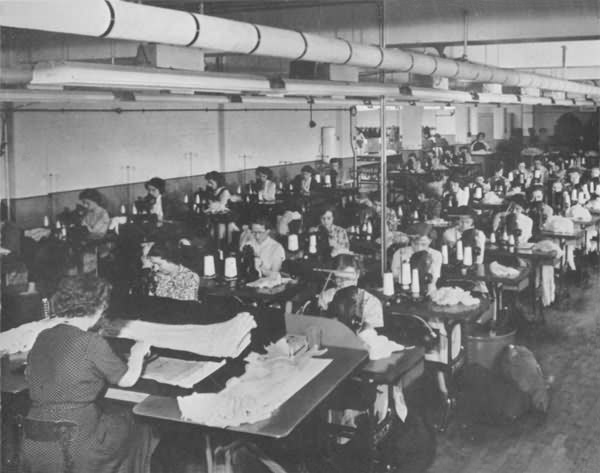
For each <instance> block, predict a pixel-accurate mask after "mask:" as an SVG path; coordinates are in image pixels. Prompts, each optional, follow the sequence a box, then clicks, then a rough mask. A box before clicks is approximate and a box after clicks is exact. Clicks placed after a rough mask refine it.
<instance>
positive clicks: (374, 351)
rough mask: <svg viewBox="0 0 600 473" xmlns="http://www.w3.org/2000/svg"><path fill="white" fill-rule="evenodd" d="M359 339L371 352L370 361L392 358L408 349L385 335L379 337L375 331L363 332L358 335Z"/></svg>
mask: <svg viewBox="0 0 600 473" xmlns="http://www.w3.org/2000/svg"><path fill="white" fill-rule="evenodd" d="M358 337H359V338H360V339H361V340H362V341H363V342H364V343H365V345H366V346H367V349H368V350H369V360H381V359H382V358H387V357H389V356H391V354H392V353H394V352H396V351H403V350H404V349H405V348H406V347H405V346H404V345H400V344H399V343H396V342H394V341H392V340H390V339H389V338H387V337H386V336H384V335H378V334H377V332H376V331H375V330H374V329H367V330H363V331H362V332H360V333H359V334H358Z"/></svg>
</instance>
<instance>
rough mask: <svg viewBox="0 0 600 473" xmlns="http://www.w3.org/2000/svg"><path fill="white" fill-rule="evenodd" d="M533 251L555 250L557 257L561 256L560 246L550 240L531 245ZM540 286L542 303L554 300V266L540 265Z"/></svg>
mask: <svg viewBox="0 0 600 473" xmlns="http://www.w3.org/2000/svg"><path fill="white" fill-rule="evenodd" d="M533 250H534V251H536V250H537V251H545V252H550V251H555V252H556V257H557V258H562V255H563V251H562V250H561V249H560V247H559V246H558V245H557V244H556V243H555V242H553V241H551V240H542V241H539V242H537V243H536V244H535V245H534V246H533ZM540 283H541V284H540V285H541V287H542V304H543V305H544V306H545V307H546V306H549V305H550V304H552V303H553V302H554V299H555V298H556V283H555V281H554V266H553V265H551V264H545V265H543V266H542V271H541V281H540Z"/></svg>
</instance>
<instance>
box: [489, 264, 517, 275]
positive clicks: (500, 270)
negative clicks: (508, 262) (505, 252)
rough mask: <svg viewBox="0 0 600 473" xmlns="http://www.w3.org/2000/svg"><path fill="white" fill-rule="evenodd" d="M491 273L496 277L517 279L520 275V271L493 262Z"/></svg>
mask: <svg viewBox="0 0 600 473" xmlns="http://www.w3.org/2000/svg"><path fill="white" fill-rule="evenodd" d="M490 271H491V272H492V273H494V274H495V275H496V276H500V277H504V278H516V277H517V276H518V275H519V273H520V271H519V270H518V269H516V268H511V267H510V266H504V265H503V264H500V263H498V262H497V261H493V262H492V263H490Z"/></svg>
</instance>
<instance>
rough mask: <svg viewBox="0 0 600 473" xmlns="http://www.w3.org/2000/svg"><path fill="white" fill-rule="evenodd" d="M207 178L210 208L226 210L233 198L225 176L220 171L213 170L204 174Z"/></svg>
mask: <svg viewBox="0 0 600 473" xmlns="http://www.w3.org/2000/svg"><path fill="white" fill-rule="evenodd" d="M204 178H205V179H206V193H207V195H208V200H209V201H210V202H209V204H208V205H209V209H210V210H215V211H219V210H221V211H222V210H226V209H227V208H228V205H229V201H230V200H231V193H230V192H229V190H228V189H227V187H226V184H225V176H223V174H221V173H220V172H218V171H211V172H209V173H207V174H206V176H204Z"/></svg>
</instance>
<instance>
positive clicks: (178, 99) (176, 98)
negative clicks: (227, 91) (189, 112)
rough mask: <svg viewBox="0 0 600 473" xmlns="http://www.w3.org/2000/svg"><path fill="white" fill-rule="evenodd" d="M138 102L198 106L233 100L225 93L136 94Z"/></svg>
mask: <svg viewBox="0 0 600 473" xmlns="http://www.w3.org/2000/svg"><path fill="white" fill-rule="evenodd" d="M135 101H136V102H144V103H161V104H163V103H176V104H178V105H186V104H189V105H192V106H197V105H198V104H215V103H218V104H220V103H229V102H230V101H231V100H230V99H229V97H227V96H225V95H199V94H194V95H187V94H154V95H152V94H140V93H136V94H135Z"/></svg>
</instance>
